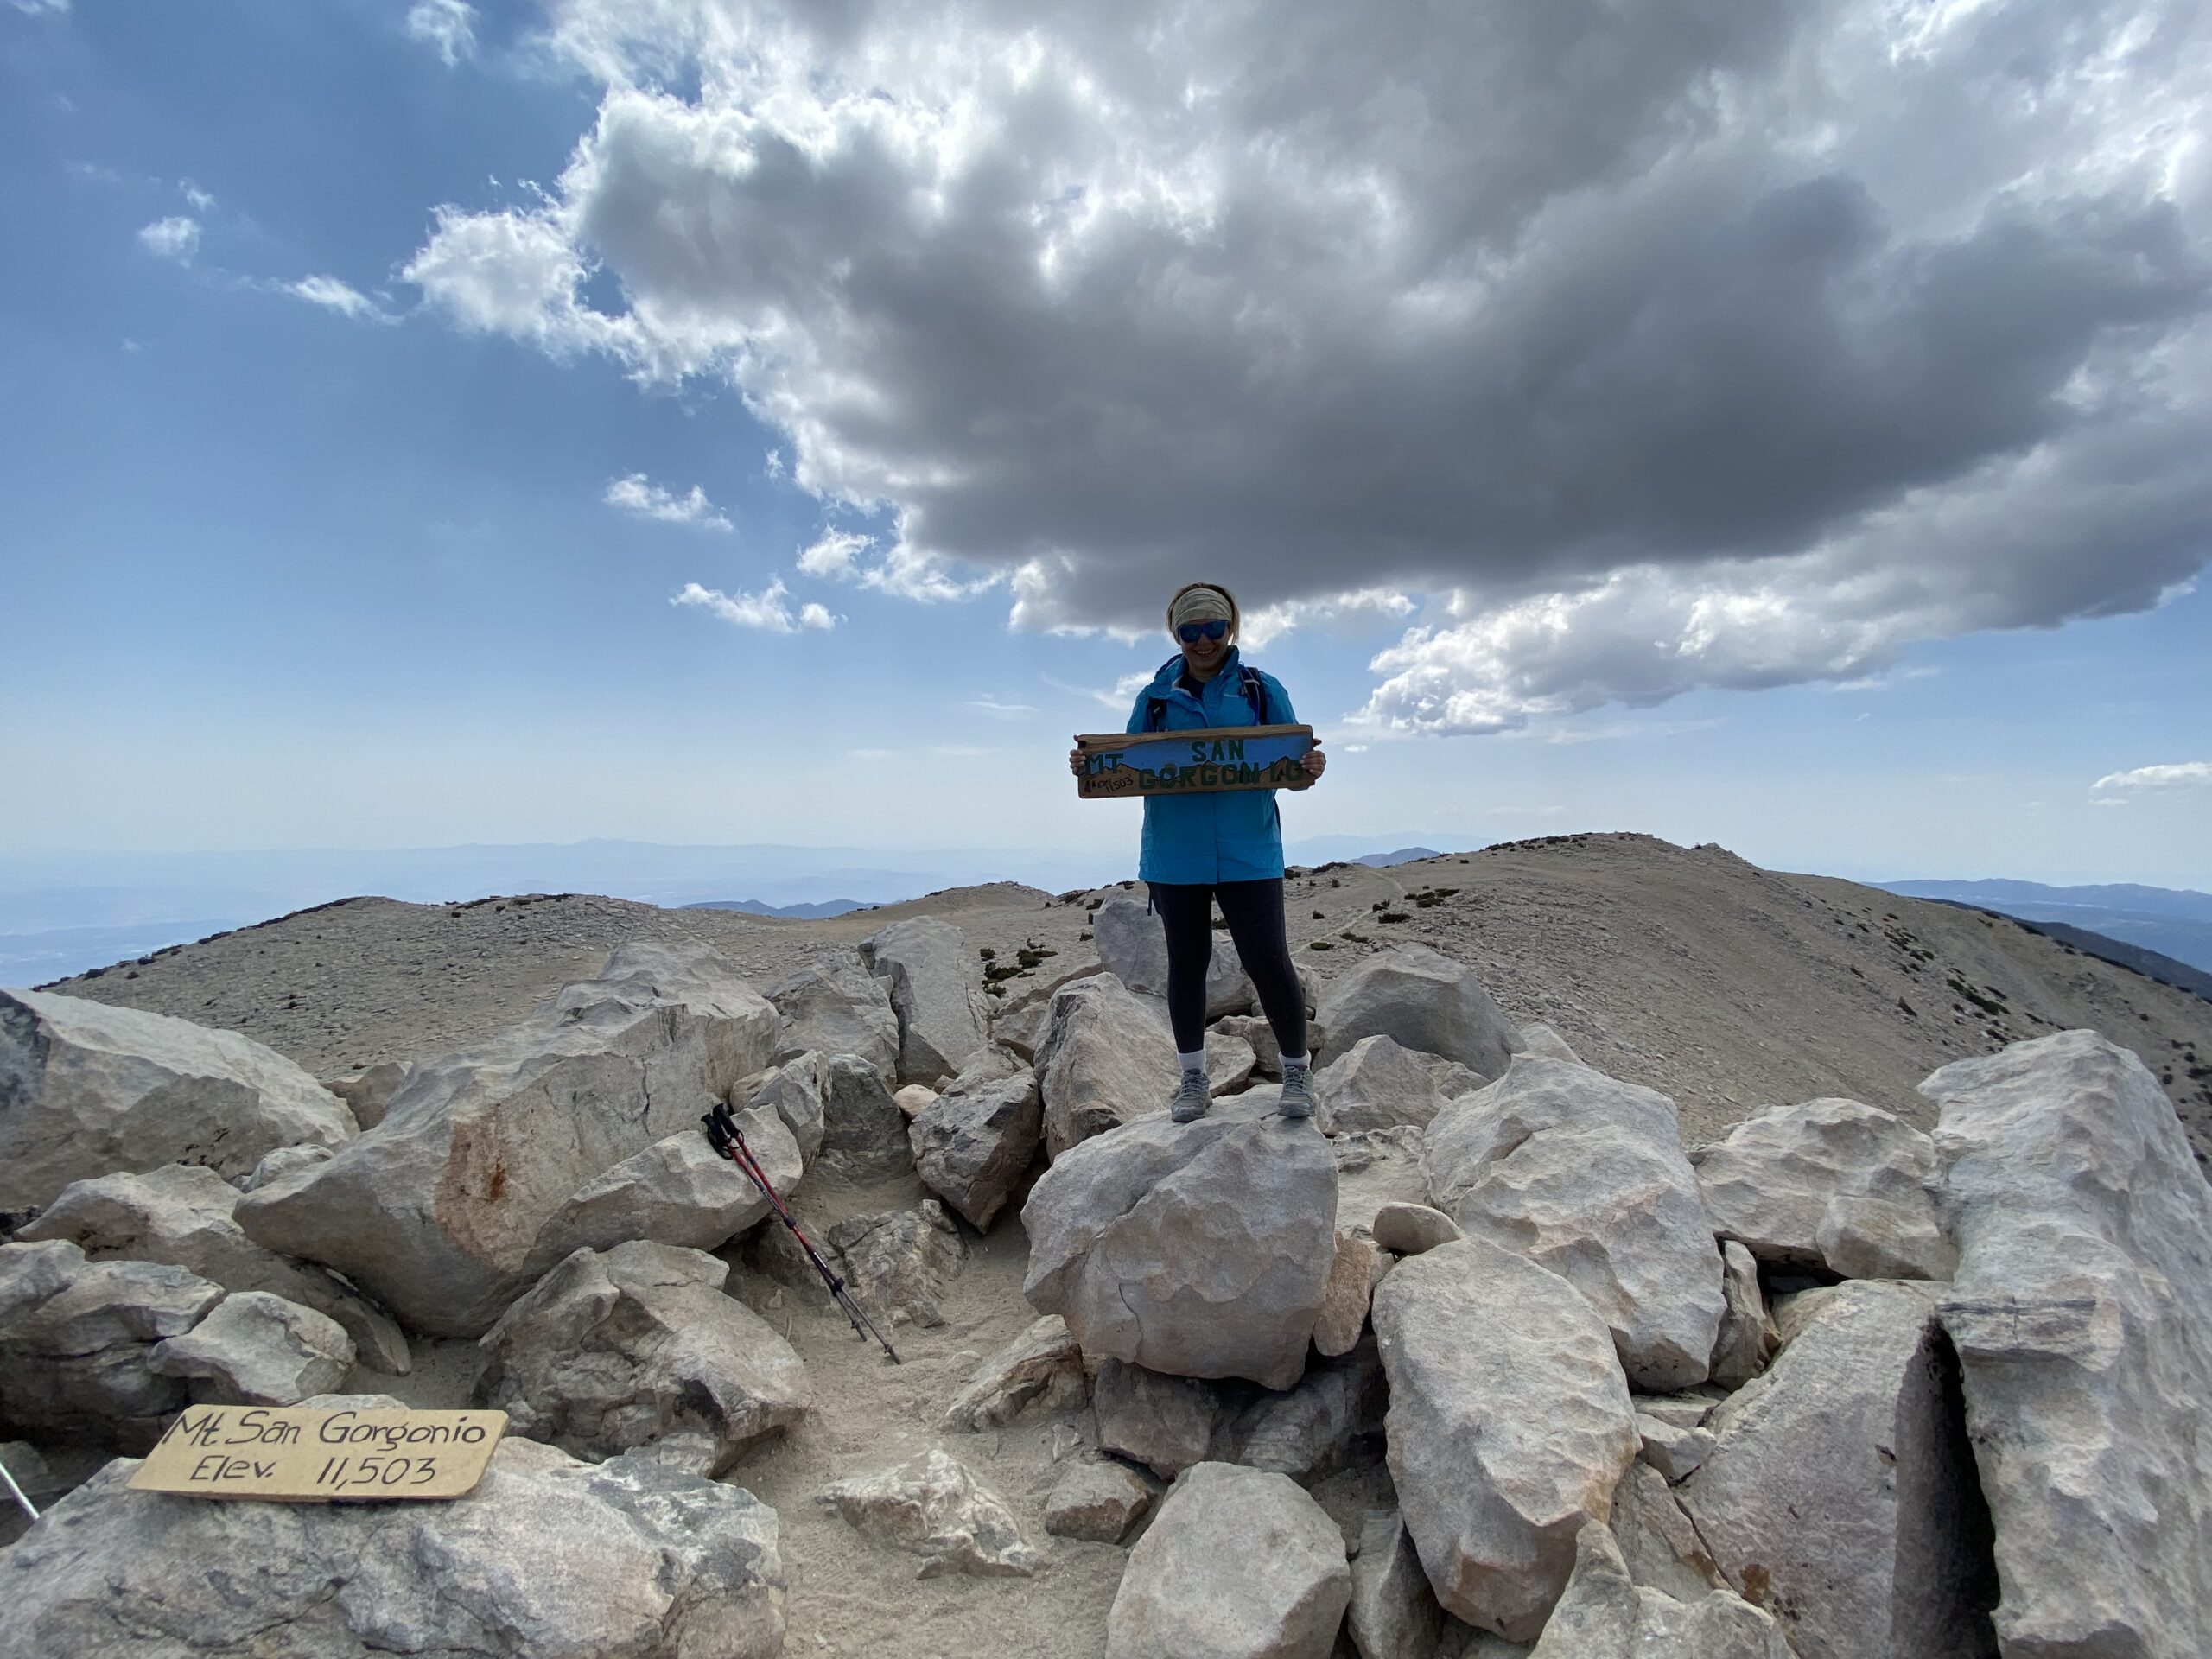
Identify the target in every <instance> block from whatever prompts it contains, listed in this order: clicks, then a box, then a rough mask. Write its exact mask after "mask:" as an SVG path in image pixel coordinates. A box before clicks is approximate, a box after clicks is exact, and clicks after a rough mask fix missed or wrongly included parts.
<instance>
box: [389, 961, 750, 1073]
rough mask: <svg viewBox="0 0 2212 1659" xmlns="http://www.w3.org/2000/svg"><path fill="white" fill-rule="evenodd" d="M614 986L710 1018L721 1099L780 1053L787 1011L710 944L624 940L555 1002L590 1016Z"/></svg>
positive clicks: (650, 1002)
mask: <svg viewBox="0 0 2212 1659" xmlns="http://www.w3.org/2000/svg"><path fill="white" fill-rule="evenodd" d="M610 990H612V991H616V992H619V993H620V994H621V995H624V996H626V997H627V998H629V999H630V1000H632V1001H635V1002H637V1003H638V1004H639V1005H640V1006H644V1007H653V1006H661V1007H669V1006H673V1007H681V1008H683V1009H684V1010H685V1011H686V1012H687V1013H688V1014H690V1015H691V1017H693V1018H694V1019H698V1020H704V1021H705V1023H706V1031H705V1036H706V1048H707V1091H708V1093H709V1094H711V1095H712V1096H715V1099H717V1100H719V1099H721V1098H722V1097H723V1096H726V1095H727V1094H728V1093H729V1091H730V1089H731V1087H732V1086H733V1085H734V1084H736V1083H737V1081H738V1080H739V1079H740V1078H741V1077H749V1076H751V1075H752V1074H753V1073H754V1072H756V1071H760V1069H761V1068H762V1067H764V1066H766V1065H767V1064H768V1061H769V1057H770V1056H771V1055H772V1054H774V1053H775V1052H776V1049H777V1045H778V1040H779V1035H780V1033H781V1032H782V1029H783V1016H782V1015H781V1014H778V1013H777V1012H776V1008H775V1005H774V1004H773V1003H772V1002H770V1001H768V999H767V998H766V997H765V996H763V995H760V992H758V991H756V990H754V989H753V987H752V986H751V985H749V984H747V982H745V980H744V978H743V977H742V976H741V975H740V974H739V973H738V970H737V964H736V963H734V962H732V961H731V960H730V959H729V958H728V957H725V956H724V955H722V953H721V951H719V950H715V948H714V946H712V945H710V944H704V943H702V942H698V941H690V942H685V943H680V944H679V943H662V942H660V941H658V940H647V939H638V940H632V941H631V942H630V943H629V944H620V945H617V946H615V948H614V950H613V953H612V954H611V955H609V956H608V957H607V963H606V965H605V966H604V967H602V968H601V969H600V970H599V977H598V978H597V979H595V980H590V981H587V982H585V983H584V984H582V985H571V986H569V987H567V988H564V989H563V991H562V992H561V994H560V995H558V996H556V998H554V1001H553V1006H554V1007H555V1008H556V1010H559V1011H563V1012H569V1011H574V1012H575V1014H578V1015H581V1016H588V1014H591V1013H592V1012H593V1011H594V1010H595V1009H596V1007H598V1005H599V1003H600V1001H601V999H603V998H604V997H605V996H606V995H607V993H608V992H609V991H610ZM386 1109H387V1110H389V1109H390V1108H389V1107H387V1108H386ZM702 1109H703V1108H702Z"/></svg>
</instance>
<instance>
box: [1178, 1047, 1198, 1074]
mask: <svg viewBox="0 0 2212 1659" xmlns="http://www.w3.org/2000/svg"><path fill="white" fill-rule="evenodd" d="M1175 1058H1177V1059H1179V1060H1180V1061H1182V1063H1183V1069H1184V1070H1185V1071H1205V1069H1206V1052H1205V1050H1204V1049H1203V1048H1194V1049H1192V1051H1191V1052H1189V1053H1188V1054H1185V1053H1184V1052H1182V1051H1181V1050H1180V1049H1178V1050H1177V1051H1176V1052H1175Z"/></svg>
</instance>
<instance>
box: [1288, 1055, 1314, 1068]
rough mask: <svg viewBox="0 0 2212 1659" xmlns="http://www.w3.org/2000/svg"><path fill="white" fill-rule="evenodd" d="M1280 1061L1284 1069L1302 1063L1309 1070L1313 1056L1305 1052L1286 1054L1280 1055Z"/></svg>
mask: <svg viewBox="0 0 2212 1659" xmlns="http://www.w3.org/2000/svg"><path fill="white" fill-rule="evenodd" d="M1282 1063H1283V1065H1284V1068H1285V1069H1286V1070H1287V1069H1288V1068H1289V1067H1291V1066H1294V1065H1302V1066H1305V1067H1306V1068H1307V1069H1308V1070H1309V1071H1310V1070H1311V1069H1312V1067H1313V1057H1312V1056H1310V1055H1306V1054H1286V1055H1284V1056H1283V1057H1282Z"/></svg>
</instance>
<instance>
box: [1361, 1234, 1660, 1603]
mask: <svg viewBox="0 0 2212 1659" xmlns="http://www.w3.org/2000/svg"><path fill="white" fill-rule="evenodd" d="M1374 1319H1375V1332H1376V1338H1377V1340H1378V1343H1379V1344H1380V1347H1381V1350H1382V1355H1383V1370H1384V1371H1385V1373H1386V1374H1387V1375H1388V1376H1389V1384H1390V1408H1389V1417H1388V1419H1387V1423H1386V1430H1387V1433H1388V1436H1389V1465H1390V1478H1391V1479H1392V1481H1393V1482H1394V1483H1395V1485H1396V1487H1397V1491H1398V1502H1399V1506H1400V1509H1401V1511H1402V1514H1403V1516H1404V1517H1405V1524H1406V1529H1407V1531H1408V1532H1409V1533H1411V1534H1412V1535H1413V1540H1414V1546H1415V1548H1418V1549H1419V1550H1420V1552H1421V1564H1422V1566H1423V1567H1426V1568H1427V1572H1428V1581H1429V1584H1430V1586H1432V1587H1433V1589H1434V1590H1435V1592H1436V1598H1437V1599H1438V1601H1440V1603H1442V1604H1443V1605H1444V1607H1445V1609H1446V1611H1448V1612H1451V1613H1452V1614H1453V1615H1454V1616H1456V1617H1457V1618H1462V1619H1464V1620H1465V1621H1466V1622H1467V1623H1468V1624H1475V1625H1478V1626H1480V1627H1481V1628H1482V1629H1484V1630H1491V1631H1494V1632H1496V1633H1497V1634H1498V1635H1500V1636H1503V1637H1507V1638H1508V1639H1509V1640H1511V1641H1515V1642H1526V1641H1529V1640H1531V1639H1532V1638H1533V1637H1535V1635H1536V1633H1537V1632H1538V1631H1539V1630H1541V1629H1542V1628H1543V1624H1544V1618H1545V1616H1546V1615H1547V1614H1548V1613H1549V1612H1550V1611H1551V1608H1552V1604H1553V1603H1554V1602H1555V1601H1556V1600H1558V1599H1559V1595H1560V1591H1562V1590H1563V1589H1565V1588H1566V1586H1567V1575H1568V1574H1569V1573H1570V1572H1571V1571H1572V1570H1573V1565H1574V1541H1575V1536H1576V1535H1577V1534H1578V1533H1579V1532H1580V1530H1581V1528H1582V1523H1583V1522H1585V1521H1588V1520H1594V1521H1603V1520H1605V1517H1606V1516H1607V1515H1608V1514H1609V1513H1610V1511H1611V1503H1612V1493H1613V1489H1614V1487H1615V1486H1616V1485H1617V1484H1618V1483H1619V1481H1620V1478H1621V1475H1622V1472H1623V1471H1624V1470H1626V1469H1627V1468H1628V1466H1629V1465H1630V1463H1632V1462H1634V1461H1635V1459H1636V1454H1637V1432H1636V1413H1635V1410H1634V1408H1632V1407H1631V1406H1630V1403H1629V1392H1628V1379H1627V1378H1626V1377H1625V1376H1623V1375H1622V1373H1621V1368H1620V1362H1619V1360H1618V1358H1617V1357H1616V1356H1615V1354H1614V1351H1613V1339H1612V1333H1611V1332H1610V1331H1608V1330H1607V1329H1606V1327H1605V1322H1604V1321H1603V1320H1602V1319H1599V1317H1598V1315H1597V1314H1596V1313H1594V1312H1592V1309H1591V1306H1590V1305H1589V1303H1588V1302H1586V1301H1585V1300H1583V1298H1582V1296H1581V1294H1580V1293H1579V1292H1578V1291H1577V1290H1576V1289H1575V1288H1574V1287H1573V1285H1571V1284H1569V1283H1568V1282H1567V1281H1566V1280H1564V1279H1562V1278H1560V1276H1559V1275H1558V1274H1555V1273H1553V1272H1552V1271H1551V1270H1550V1269H1548V1268H1541V1267H1539V1266H1537V1265H1536V1263H1535V1262H1532V1261H1530V1260H1529V1258H1528V1257H1526V1256H1524V1255H1520V1254H1518V1253H1516V1252H1515V1251H1512V1250H1508V1249H1501V1248H1499V1247H1498V1246H1497V1245H1495V1244H1492V1243H1489V1242H1488V1241H1487V1240H1484V1239H1480V1238H1469V1239H1463V1240H1461V1241H1459V1243H1452V1244H1440V1245H1439V1246H1437V1247H1436V1248H1435V1249H1432V1250H1427V1251H1425V1252H1423V1253H1422V1254H1421V1255H1416V1256H1411V1257H1408V1259H1407V1260H1405V1261H1403V1262H1400V1263H1399V1264H1398V1265H1397V1266H1396V1267H1395V1268H1391V1270H1390V1272H1389V1274H1388V1275H1387V1276H1385V1277H1384V1279H1383V1282H1382V1284H1381V1285H1379V1286H1378V1287H1376V1293H1375V1313H1374Z"/></svg>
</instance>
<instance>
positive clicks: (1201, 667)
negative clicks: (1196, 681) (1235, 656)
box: [1175, 617, 1229, 679]
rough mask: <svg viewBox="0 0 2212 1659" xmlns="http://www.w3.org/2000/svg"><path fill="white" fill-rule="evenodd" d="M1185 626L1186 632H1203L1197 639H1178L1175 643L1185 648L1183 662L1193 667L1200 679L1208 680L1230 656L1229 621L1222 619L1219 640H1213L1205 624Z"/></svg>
mask: <svg viewBox="0 0 2212 1659" xmlns="http://www.w3.org/2000/svg"><path fill="white" fill-rule="evenodd" d="M1184 626H1185V629H1186V630H1188V629H1190V628H1193V627H1195V628H1198V629H1199V630H1203V631H1202V632H1200V633H1199V635H1198V638H1197V639H1177V640H1176V642H1175V643H1176V644H1177V645H1180V646H1181V647H1182V648H1183V660H1184V661H1185V662H1186V663H1188V664H1190V665H1191V669H1192V672H1193V673H1195V674H1197V675H1198V677H1199V678H1200V679H1205V678H1208V677H1211V675H1212V673H1213V671H1215V670H1216V669H1217V668H1219V667H1220V666H1221V661H1222V658H1224V657H1226V656H1228V655H1229V632H1228V619H1227V618H1225V617H1224V618H1223V619H1221V626H1222V633H1221V637H1220V638H1219V639H1215V638H1213V637H1212V634H1211V630H1207V629H1206V625H1205V623H1203V622H1201V623H1195V624H1192V623H1186V624H1185V625H1184Z"/></svg>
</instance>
